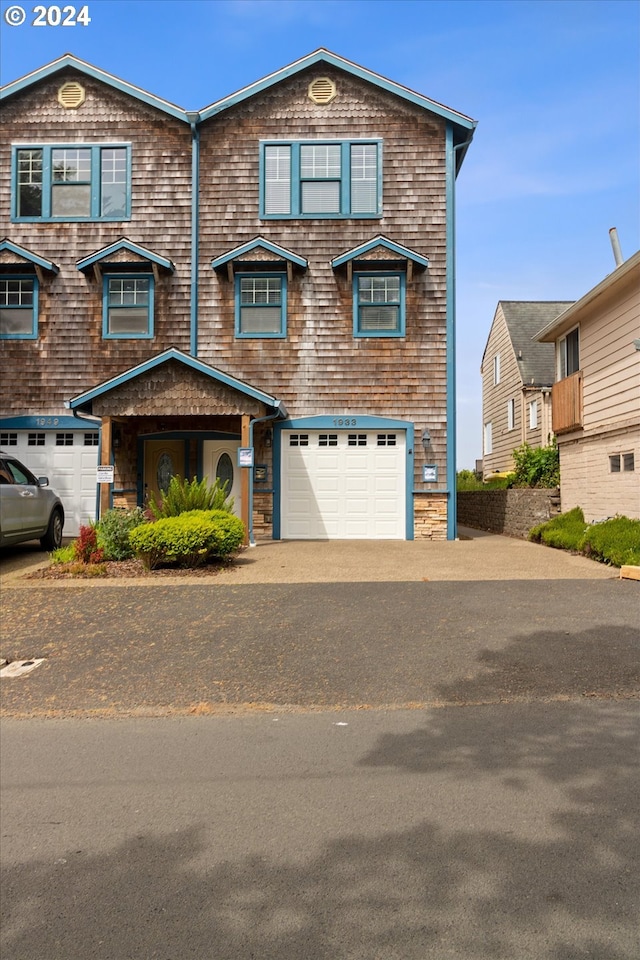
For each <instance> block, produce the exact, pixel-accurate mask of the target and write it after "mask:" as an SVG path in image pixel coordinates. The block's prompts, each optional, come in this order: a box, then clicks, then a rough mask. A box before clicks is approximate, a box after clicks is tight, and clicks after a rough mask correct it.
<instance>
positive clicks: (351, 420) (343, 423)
mask: <svg viewBox="0 0 640 960" xmlns="http://www.w3.org/2000/svg"><path fill="white" fill-rule="evenodd" d="M333 425H334V427H357V426H358V418H357V417H334V418H333Z"/></svg>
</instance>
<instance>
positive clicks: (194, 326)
mask: <svg viewBox="0 0 640 960" xmlns="http://www.w3.org/2000/svg"><path fill="white" fill-rule="evenodd" d="M187 120H188V121H189V123H190V125H191V343H190V348H189V349H190V353H191V356H192V357H197V356H198V264H199V230H200V223H199V214H200V131H199V129H198V121H199V120H200V114H199V113H187Z"/></svg>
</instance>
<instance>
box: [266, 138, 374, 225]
mask: <svg viewBox="0 0 640 960" xmlns="http://www.w3.org/2000/svg"><path fill="white" fill-rule="evenodd" d="M381 156H382V143H381V141H377V140H376V141H371V142H366V141H359V140H355V141H328V142H316V141H313V142H310V141H294V142H284V143H283V142H279V143H262V144H261V156H260V169H261V184H260V216H261V217H266V218H270V217H278V218H283V217H297V218H301V217H320V218H322V217H331V218H339V217H379V216H381V215H382V197H381V195H382V162H381Z"/></svg>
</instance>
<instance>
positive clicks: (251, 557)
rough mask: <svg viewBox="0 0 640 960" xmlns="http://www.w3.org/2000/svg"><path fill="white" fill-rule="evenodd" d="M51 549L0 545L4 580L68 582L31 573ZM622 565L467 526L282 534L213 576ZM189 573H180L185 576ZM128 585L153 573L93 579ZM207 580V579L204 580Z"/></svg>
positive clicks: (571, 576)
mask: <svg viewBox="0 0 640 960" xmlns="http://www.w3.org/2000/svg"><path fill="white" fill-rule="evenodd" d="M47 562H48V561H47V555H46V554H45V553H43V552H42V551H41V550H40V549H39V548H38V544H34V543H28V544H20V545H19V546H16V547H12V548H7V549H5V550H3V551H1V552H0V582H3V583H5V584H8V583H9V582H10V583H11V585H12V586H17V585H18V584H22V585H24V586H29V585H32V586H33V585H37V586H38V588H42V587H44V586H51V587H60V586H62V587H64V586H66V585H68V584H69V582H70V581H68V580H65V581H47V580H36V581H33V580H31V581H30V580H24V579H21V578H22V577H24V575H25V573H29V572H31V571H33V570H36V569H38V568H39V567H42V566H46V564H47ZM618 576H619V574H618V571H617V569H615V568H612V567H607V566H605V565H603V564H601V563H596V562H595V561H593V560H589V559H587V558H586V557H581V556H573V555H572V554H570V553H566V552H565V551H563V550H553V549H551V548H549V547H545V546H542V545H540V544H536V543H528V542H527V541H526V540H516V539H512V538H511V537H504V536H500V535H499V534H492V533H485V532H483V531H481V530H472V529H470V528H468V527H461V528H460V530H459V539H458V540H455V541H442V542H437V541H435V542H434V541H430V540H414V541H403V540H315V541H309V540H279V541H269V542H264V543H259V544H258V545H257V546H256V547H253V548H248V549H246V550H245V551H244V552H243V553H242V554H240V556H239V557H238V558H237V559H236V560H235V562H234V563H233V564H232V565H231V566H230V567H229V568H228V569H226V570H224V571H223V573H222V574H221V575H220V576H218V577H213V578H212V579H211V583H212V584H218V585H223V586H225V585H229V584H246V583H265V584H267V583H374V582H386V583H389V582H405V583H406V582H416V581H438V580H440V581H470V580H609V579H612V578H616V577H618ZM185 579H186V578H184V577H183V578H181V581H182V582H184V580H185ZM74 582H75V583H76V584H77V583H78V582H81V583H83V584H88V583H91V584H95V585H96V586H100V585H101V584H104V583H109V584H110V585H112V586H113V585H116V584H120V585H122V586H126V585H127V584H131V583H134V582H140V583H145V584H150V583H163V584H164V585H166V583H167V577H166V576H164V577H163V578H162V579H158V580H153V579H152V578H146V579H144V580H141V581H132V580H106V581H105V580H92V581H86V580H83V581H74ZM199 582H201V581H199Z"/></svg>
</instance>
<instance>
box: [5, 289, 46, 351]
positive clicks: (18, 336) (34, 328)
mask: <svg viewBox="0 0 640 960" xmlns="http://www.w3.org/2000/svg"><path fill="white" fill-rule="evenodd" d="M2 280H30V281H31V282H32V283H33V305H32V307H31V308H29V307H15V308H14V309H16V310H28V309H31V311H32V318H31V331H30V333H0V340H37V339H38V300H39V296H38V295H39V289H40V284H39V282H38V278H37V276H35V274H33V273H5V274H3V275H2Z"/></svg>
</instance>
